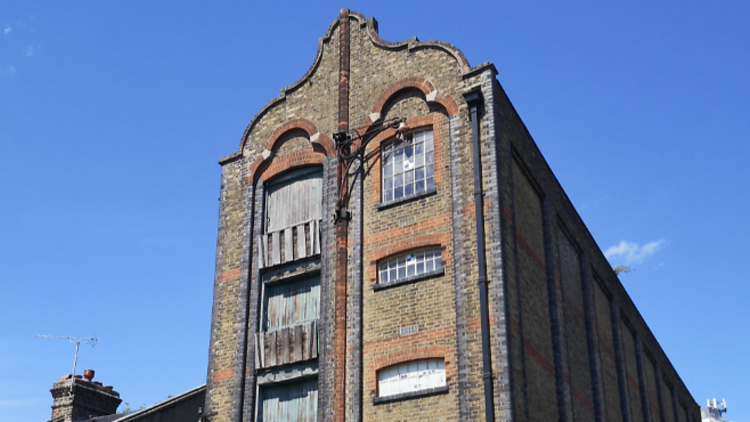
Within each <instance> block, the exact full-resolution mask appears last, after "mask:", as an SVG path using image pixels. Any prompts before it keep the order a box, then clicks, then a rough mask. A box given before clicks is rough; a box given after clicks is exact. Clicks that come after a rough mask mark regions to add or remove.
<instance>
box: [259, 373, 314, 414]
mask: <svg viewBox="0 0 750 422" xmlns="http://www.w3.org/2000/svg"><path fill="white" fill-rule="evenodd" d="M260 393H261V397H260V400H261V402H262V405H261V406H260V408H261V411H260V412H259V413H260V414H259V415H258V416H259V418H258V419H259V420H260V421H263V422H276V421H294V422H314V421H315V418H316V415H317V411H318V380H317V379H313V380H305V381H302V382H299V383H293V384H281V385H274V386H267V387H262V388H261V391H260Z"/></svg>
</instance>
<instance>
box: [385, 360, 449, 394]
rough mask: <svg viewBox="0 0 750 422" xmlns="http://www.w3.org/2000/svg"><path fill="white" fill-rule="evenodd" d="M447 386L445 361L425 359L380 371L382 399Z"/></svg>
mask: <svg viewBox="0 0 750 422" xmlns="http://www.w3.org/2000/svg"><path fill="white" fill-rule="evenodd" d="M444 385H445V361H444V360H443V359H424V360H415V361H411V362H406V363H402V364H399V365H394V366H391V367H390V368H385V369H381V370H380V371H378V390H379V396H380V397H387V396H393V395H396V394H402V393H409V392H412V391H420V390H427V389H429V388H435V387H442V386H444Z"/></svg>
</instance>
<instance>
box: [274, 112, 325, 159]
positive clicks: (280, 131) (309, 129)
mask: <svg viewBox="0 0 750 422" xmlns="http://www.w3.org/2000/svg"><path fill="white" fill-rule="evenodd" d="M298 129H301V130H303V131H305V133H307V137H308V138H310V137H312V136H313V135H315V134H316V133H319V132H318V128H316V127H315V124H314V123H313V122H311V121H309V120H306V119H294V120H290V121H288V122H286V123H284V124H283V125H281V126H279V127H278V128H276V130H275V131H274V132H273V134H271V136H270V137H269V138H268V141H266V149H267V150H269V151H273V149H274V148H275V147H276V142H278V140H279V139H280V138H281V136H282V135H284V134H285V133H287V132H289V131H292V130H298ZM316 143H318V144H320V145H321V146H322V147H323V149H324V150H325V155H326V156H328V157H333V155H334V154H335V148H334V146H333V139H331V138H329V137H328V136H326V135H323V134H322V133H321V134H320V135H318V139H317V140H316Z"/></svg>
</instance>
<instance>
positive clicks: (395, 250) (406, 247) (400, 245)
mask: <svg viewBox="0 0 750 422" xmlns="http://www.w3.org/2000/svg"><path fill="white" fill-rule="evenodd" d="M448 240H449V235H448V233H434V234H421V235H416V236H409V237H407V238H404V239H401V240H399V241H397V242H393V243H389V244H387V245H385V246H381V247H379V248H377V249H375V251H373V252H372V254H368V257H369V258H371V260H372V263H377V262H378V261H380V260H381V259H383V258H388V257H390V256H393V255H396V254H399V253H403V252H408V251H410V250H413V249H420V248H426V247H428V246H447V245H448Z"/></svg>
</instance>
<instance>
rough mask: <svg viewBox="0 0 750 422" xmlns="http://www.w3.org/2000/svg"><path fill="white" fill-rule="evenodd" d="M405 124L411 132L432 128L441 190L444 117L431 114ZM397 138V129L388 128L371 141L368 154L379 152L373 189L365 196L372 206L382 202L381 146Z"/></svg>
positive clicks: (438, 114) (437, 186) (372, 165)
mask: <svg viewBox="0 0 750 422" xmlns="http://www.w3.org/2000/svg"><path fill="white" fill-rule="evenodd" d="M405 123H406V127H408V128H409V131H413V130H417V129H423V128H428V127H430V126H432V140H433V144H434V151H435V187H436V188H439V187H440V186H441V185H443V182H444V178H443V176H444V175H443V170H444V165H443V146H444V145H445V144H444V142H448V138H447V135H448V134H447V133H443V128H442V124H441V123H442V115H441V114H440V113H430V114H427V115H424V116H419V117H414V118H411V119H409V120H407V121H406V122H405ZM365 131H366V128H365ZM361 133H364V131H362V132H361ZM395 137H396V129H393V128H388V129H386V130H384V131H382V132H381V133H379V134H378V136H376V137H375V138H373V139H372V141H370V144H369V145H368V146H367V151H366V154H372V153H374V152H377V154H375V157H374V160H373V162H372V163H371V164H370V168H371V173H370V180H371V181H372V188H371V189H369V192H366V193H365V195H367V197H366V201H367V203H369V204H370V205H375V204H377V203H378V202H380V201H381V199H382V194H383V192H382V189H381V183H382V182H383V179H382V177H381V171H382V163H381V159H382V154H381V153H380V151H381V149H380V144H382V143H383V142H387V141H391V140H392V139H394V138H395Z"/></svg>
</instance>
